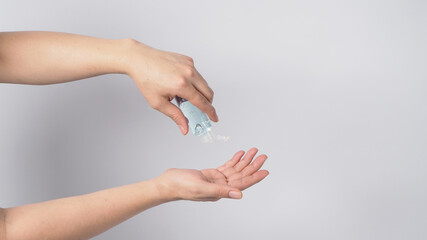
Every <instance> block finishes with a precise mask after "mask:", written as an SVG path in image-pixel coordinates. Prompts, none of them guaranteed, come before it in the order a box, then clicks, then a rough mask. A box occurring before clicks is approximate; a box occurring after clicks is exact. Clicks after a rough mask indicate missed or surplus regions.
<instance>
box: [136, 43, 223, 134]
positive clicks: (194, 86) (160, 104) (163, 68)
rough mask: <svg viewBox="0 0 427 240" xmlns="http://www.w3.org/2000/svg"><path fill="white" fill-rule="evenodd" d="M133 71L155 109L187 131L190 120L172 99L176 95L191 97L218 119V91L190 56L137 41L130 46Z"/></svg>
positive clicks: (204, 110) (209, 114)
mask: <svg viewBox="0 0 427 240" xmlns="http://www.w3.org/2000/svg"><path fill="white" fill-rule="evenodd" d="M130 56H131V57H130V59H129V60H130V61H129V65H130V69H129V71H128V73H129V75H130V76H131V77H132V78H133V79H134V81H135V83H136V85H137V86H138V88H139V90H140V91H141V93H142V94H143V95H144V97H145V98H146V99H147V101H148V103H149V104H150V106H151V107H153V108H154V109H156V110H158V111H160V112H162V113H164V114H165V115H167V116H169V117H170V118H171V119H172V120H173V121H175V123H176V124H177V125H178V126H179V128H180V130H181V132H182V134H184V135H185V134H187V132H188V124H187V120H186V118H185V117H184V115H183V113H182V112H181V110H180V109H179V108H178V107H177V106H175V105H174V104H173V103H171V102H170V101H171V100H172V99H174V98H175V97H176V96H179V97H182V98H185V99H187V100H188V101H190V102H191V103H192V104H193V105H194V106H196V107H198V108H199V109H200V110H202V111H203V112H205V113H206V114H207V115H208V116H209V118H210V119H211V120H212V121H214V122H217V121H218V116H217V114H216V111H215V108H214V107H213V106H212V100H213V95H214V92H213V91H212V89H211V88H210V87H209V86H208V84H207V82H206V80H205V79H203V77H202V76H201V75H200V73H199V72H198V71H197V70H196V68H195V67H194V62H193V59H191V58H190V57H187V56H184V55H181V54H177V53H172V52H165V51H160V50H157V49H154V48H151V47H148V46H146V45H144V44H141V43H139V42H136V41H134V42H133V43H132V44H131V48H130Z"/></svg>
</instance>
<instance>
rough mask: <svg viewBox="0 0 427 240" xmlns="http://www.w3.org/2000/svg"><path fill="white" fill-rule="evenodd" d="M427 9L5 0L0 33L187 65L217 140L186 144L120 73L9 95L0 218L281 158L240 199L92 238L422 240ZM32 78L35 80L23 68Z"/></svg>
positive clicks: (1, 88) (1, 119) (1, 152)
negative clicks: (151, 50) (258, 155)
mask: <svg viewBox="0 0 427 240" xmlns="http://www.w3.org/2000/svg"><path fill="white" fill-rule="evenodd" d="M426 12H427V2H426V1H421V0H420V1H416V0H413V1H410V0H399V1H398V0H393V1H378V0H374V1H372V0H369V1H367V0H366V1H365V0H358V1H338V0H337V1H330V0H328V1H243V0H242V1H196V0H192V1H141V0H140V1H131V0H122V1H101V0H99V1H83V0H73V1H54V0H50V1H43V0H41V1H29V0H28V1H21V0H2V1H1V4H0V31H23V30H45V31H60V32H70V33H78V34H83V35H91V36H96V37H104V38H134V39H137V40H139V41H141V42H144V43H146V44H148V45H150V46H153V47H155V48H159V49H164V50H169V51H174V52H179V53H182V54H185V55H188V56H191V57H192V58H194V60H195V64H196V67H197V68H198V70H199V71H200V73H201V74H202V75H203V76H204V77H205V78H206V79H207V81H208V82H209V84H210V86H211V87H212V88H213V89H214V91H215V99H214V106H215V107H216V109H217V112H218V115H219V118H220V122H219V123H218V124H215V125H214V131H215V132H216V133H217V134H221V135H226V136H227V135H228V136H232V140H231V141H229V142H215V143H213V144H202V143H201V141H200V139H199V138H196V137H193V136H186V137H183V136H181V134H180V132H179V130H178V128H177V127H176V126H175V124H174V123H173V122H172V121H171V120H169V119H168V118H167V117H165V116H163V115H162V114H160V113H159V112H156V111H155V110H152V109H151V108H150V107H149V105H148V104H147V102H146V101H145V99H144V97H143V96H142V95H141V94H140V93H139V91H138V90H137V88H136V86H135V84H134V83H133V81H132V80H131V79H130V78H129V77H127V76H124V75H106V76H99V77H95V78H91V79H86V80H82V81H76V82H72V83H66V84H58V85H49V86H28V85H27V86H24V85H12V84H1V85H0V206H2V207H11V206H17V205H22V204H27V203H33V202H39V201H46V200H50V199H55V198H60V197H67V196H73V195H78V194H85V193H89V192H93V191H97V190H101V189H105V188H109V187H114V186H119V185H123V184H129V183H134V182H138V181H141V180H145V179H149V178H152V177H155V176H157V175H159V174H161V173H162V172H163V171H164V170H166V169H167V168H171V167H176V168H196V169H201V168H211V167H217V166H219V165H221V164H222V163H223V162H224V161H226V160H228V159H229V158H230V157H231V156H232V155H233V154H234V153H235V152H236V151H238V150H240V149H244V150H247V149H249V148H250V147H252V146H256V147H258V148H259V149H260V152H262V153H266V154H267V155H268V156H269V159H268V160H267V162H266V164H265V168H266V169H268V170H269V171H270V176H268V177H267V178H266V179H265V180H264V181H263V182H261V183H259V184H257V185H255V186H254V187H252V188H250V189H248V190H246V191H244V198H243V199H242V200H239V201H236V200H228V199H225V200H221V201H219V202H215V203H203V202H202V203H199V202H185V201H179V202H173V203H168V204H165V205H162V206H159V207H156V208H153V209H150V210H147V211H146V212H143V213H142V214H140V215H138V216H136V217H134V218H132V219H130V220H128V221H126V222H124V223H123V224H121V225H119V226H117V227H115V228H113V229H111V230H109V231H108V232H106V233H104V234H102V235H100V236H98V237H96V239H153V240H154V239H204V240H211V239H328V240H330V239H375V240H377V239H387V240H390V239H426V238H427V227H426V226H427V206H426V202H427V162H426V161H427V127H426V124H427V96H426V93H427V48H426V42H427V31H426V29H427V14H426ZM22 71H25V69H22Z"/></svg>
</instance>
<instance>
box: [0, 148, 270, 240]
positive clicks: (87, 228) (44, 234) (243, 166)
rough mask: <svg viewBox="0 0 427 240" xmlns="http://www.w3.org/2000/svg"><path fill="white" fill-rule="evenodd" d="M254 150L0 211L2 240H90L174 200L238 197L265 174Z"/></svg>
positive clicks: (264, 157) (209, 199) (261, 161)
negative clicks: (215, 163)
mask: <svg viewBox="0 0 427 240" xmlns="http://www.w3.org/2000/svg"><path fill="white" fill-rule="evenodd" d="M257 151H258V150H257V149H256V148H252V149H250V150H249V151H248V152H247V153H246V155H244V151H239V152H237V153H236V154H235V155H234V156H233V158H232V159H231V160H229V161H227V162H226V163H225V164H224V165H222V166H220V167H218V168H215V169H213V168H212V169H203V170H195V169H169V170H167V171H166V172H164V173H163V174H162V175H160V176H159V177H157V178H154V179H150V180H147V181H142V182H139V183H135V184H130V185H125V186H121V187H116V188H111V189H107V190H103V191H99V192H95V193H91V194H86V195H81V196H75V197H69V198H63V199H57V200H52V201H47V202H41V203H35V204H29V205H24V206H18V207H13V208H7V209H1V211H0V220H1V219H3V221H0V230H1V231H2V232H1V234H2V235H0V236H1V239H5V240H18V239H26V240H31V239H46V240H48V239H89V238H91V237H94V236H96V235H98V234H100V233H102V232H104V231H106V230H108V229H109V228H111V227H113V226H115V225H117V224H119V223H121V222H123V221H125V220H127V219H129V218H130V217H132V216H135V215H136V214H138V213H140V212H142V211H144V210H146V209H148V208H151V207H154V206H157V205H159V204H163V203H167V202H170V201H176V200H192V201H217V200H219V199H221V198H233V199H240V198H242V192H241V191H242V190H244V189H246V188H248V187H250V186H252V185H254V184H256V183H258V182H259V181H261V180H262V179H264V178H265V177H266V176H267V175H268V174H269V173H268V171H266V170H260V168H261V167H262V165H263V164H264V162H265V161H266V159H267V156H266V155H259V156H258V157H256V158H255V160H253V158H254V157H255V155H256V154H257Z"/></svg>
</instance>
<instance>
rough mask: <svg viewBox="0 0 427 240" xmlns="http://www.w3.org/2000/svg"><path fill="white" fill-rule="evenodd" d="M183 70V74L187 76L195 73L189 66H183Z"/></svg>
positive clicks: (192, 75)
mask: <svg viewBox="0 0 427 240" xmlns="http://www.w3.org/2000/svg"><path fill="white" fill-rule="evenodd" d="M183 71H184V74H185V75H186V76H189V77H194V75H195V74H196V71H195V70H194V68H193V67H191V66H184V67H183Z"/></svg>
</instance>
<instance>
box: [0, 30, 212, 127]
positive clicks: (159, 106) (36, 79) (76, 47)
mask: <svg viewBox="0 0 427 240" xmlns="http://www.w3.org/2000/svg"><path fill="white" fill-rule="evenodd" d="M110 73H118V74H126V75H128V76H130V77H131V78H132V79H133V80H134V82H135V83H136V85H137V87H138V89H139V90H140V91H141V93H142V94H143V95H144V97H145V98H146V100H147V102H148V103H149V104H150V106H151V107H153V108H154V109H156V110H158V111H160V112H162V113H163V114H165V115H166V116H168V117H170V118H171V119H172V120H173V121H174V122H175V123H176V124H177V125H178V126H179V129H180V130H181V132H182V134H184V135H185V134H187V133H188V124H187V120H186V118H185V117H184V115H183V113H182V112H181V110H180V109H179V108H178V107H177V106H175V105H174V104H172V103H171V102H170V101H171V100H172V99H173V98H175V97H176V96H180V97H182V98H185V99H187V100H188V101H190V102H191V103H192V104H193V105H194V106H196V107H198V108H199V109H200V110H202V111H204V112H205V113H206V114H207V115H208V116H209V118H210V119H211V120H212V121H214V122H217V121H218V116H217V114H216V111H215V108H214V107H213V106H212V100H213V95H214V92H213V91H212V89H211V88H210V87H209V86H208V83H207V82H206V80H205V79H204V78H203V77H202V76H201V75H200V73H199V72H198V71H197V69H196V68H195V67H194V62H193V59H192V58H190V57H188V56H184V55H181V54H178V53H172V52H166V51H161V50H157V49H154V48H151V47H149V46H147V45H145V44H142V43H140V42H138V41H135V40H133V39H118V40H116V39H101V38H94V37H88V36H81V35H75V34H68V33H56V32H5V33H0V83H1V82H3V83H18V84H40V85H41V84H53V83H63V82H69V81H74V80H79V79H84V78H88V77H93V76H98V75H102V74H110Z"/></svg>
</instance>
